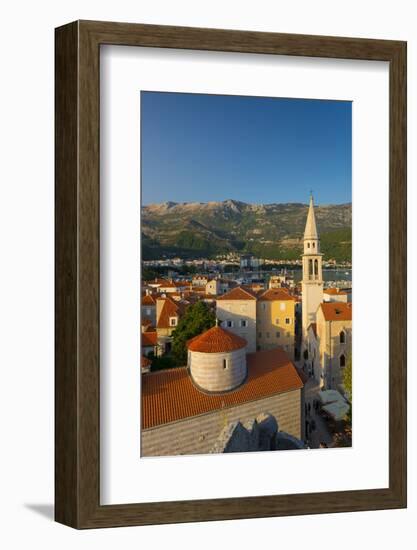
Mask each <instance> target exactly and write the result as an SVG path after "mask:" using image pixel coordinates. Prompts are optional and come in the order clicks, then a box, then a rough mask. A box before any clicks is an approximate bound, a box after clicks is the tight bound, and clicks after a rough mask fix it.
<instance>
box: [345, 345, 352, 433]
mask: <svg viewBox="0 0 417 550" xmlns="http://www.w3.org/2000/svg"><path fill="white" fill-rule="evenodd" d="M343 386H344V388H345V393H346V395H347V397H348V399H349V401H350V407H349V412H348V413H347V415H346V421H347V423H348V425H349V426H352V356H351V355H350V356H349V357H348V360H347V362H346V366H345V368H344V370H343Z"/></svg>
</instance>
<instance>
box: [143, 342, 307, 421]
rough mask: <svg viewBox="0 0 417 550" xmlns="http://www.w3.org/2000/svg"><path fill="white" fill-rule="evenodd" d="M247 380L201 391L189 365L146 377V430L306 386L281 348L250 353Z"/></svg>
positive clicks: (144, 416) (144, 391)
mask: <svg viewBox="0 0 417 550" xmlns="http://www.w3.org/2000/svg"><path fill="white" fill-rule="evenodd" d="M247 363H248V378H247V380H246V382H245V383H244V384H243V385H242V386H240V387H239V388H237V389H236V390H233V391H231V392H228V393H224V394H214V393H213V394H208V393H203V392H201V391H200V390H198V389H197V388H196V387H195V386H194V384H193V382H192V380H191V377H190V375H189V373H188V370H187V368H186V367H180V368H175V369H169V370H164V371H158V372H154V373H150V374H147V375H146V376H143V377H142V429H144V430H146V429H149V428H153V427H155V426H159V425H162V424H168V423H169V422H176V421H178V420H183V419H185V418H190V417H193V416H198V415H200V414H205V413H209V412H212V411H215V410H218V409H222V408H229V407H235V406H237V405H241V404H242V403H247V402H250V401H257V400H258V399H263V398H265V397H270V396H272V395H276V394H279V393H285V392H289V391H293V390H298V389H301V388H302V387H303V382H302V380H301V377H300V374H299V373H298V372H297V369H296V368H295V366H294V364H293V363H292V362H291V361H290V359H289V358H288V355H287V354H286V353H285V351H284V350H283V349H281V348H276V349H273V350H268V351H258V352H255V353H250V354H248V355H247Z"/></svg>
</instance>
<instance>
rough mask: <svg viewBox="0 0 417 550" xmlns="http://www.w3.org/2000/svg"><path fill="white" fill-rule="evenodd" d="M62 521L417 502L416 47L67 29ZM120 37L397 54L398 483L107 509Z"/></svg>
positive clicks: (142, 28)
mask: <svg viewBox="0 0 417 550" xmlns="http://www.w3.org/2000/svg"><path fill="white" fill-rule="evenodd" d="M55 40H56V66H55V71H56V72H55V75H56V103H55V109H56V142H55V146H56V165H55V169H56V332H55V346H56V361H55V364H56V370H55V377H56V378H55V380H56V381H55V391H56V394H55V395H56V397H55V415H56V416H55V438H56V441H55V449H56V450H55V483H56V496H55V518H56V521H58V522H61V523H63V524H66V525H69V526H72V527H75V528H98V527H116V526H128V525H145V524H159V523H176V522H195V521H210V520H225V519H238V518H239V519H242V518H257V517H267V516H287V515H295V514H318V513H330V512H346V511H359V510H380V509H388V508H404V507H405V506H406V479H407V478H406V135H407V133H406V43H405V42H400V41H386V40H369V39H358V38H336V37H328V36H306V35H294V34H275V33H260V32H249V31H230V30H217V29H202V28H201V29H200V28H186V27H170V26H155V25H140V24H130V23H129V24H124V23H111V22H93V21H77V22H73V23H70V24H68V25H65V26H62V27H59V28H58V29H56V35H55ZM104 44H117V45H127V46H132V47H134V46H148V47H157V48H180V49H188V50H211V51H224V52H246V53H264V54H271V55H291V56H306V57H322V58H340V59H362V60H380V61H387V62H389V86H390V98H389V108H390V115H389V116H390V128H389V143H390V146H389V162H390V167H389V178H390V181H389V201H390V214H389V233H390V243H389V262H390V267H389V277H390V279H389V281H390V285H389V289H390V290H389V293H390V318H389V323H390V324H389V344H390V345H389V383H390V388H389V392H390V399H389V487H388V488H386V489H369V490H352V491H337V492H326V493H311V494H293V495H268V496H261V497H247V498H223V499H210V500H197V501H196V500H192V501H178V502H152V503H141V504H135V503H133V504H123V505H100V498H99V487H100V483H99V479H100V467H99V445H100V431H99V428H100V422H99V418H100V400H99V395H100V394H99V386H100V370H99V364H100V354H99V349H100V347H99V303H100V301H99V287H100V278H99V250H100V248H99V239H100V234H99V201H100V190H99V173H100V170H99V162H100V159H99V97H100V94H99V82H100V80H99V56H100V46H101V45H104Z"/></svg>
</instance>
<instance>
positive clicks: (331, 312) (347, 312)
mask: <svg viewBox="0 0 417 550" xmlns="http://www.w3.org/2000/svg"><path fill="white" fill-rule="evenodd" d="M320 307H321V310H322V312H323V315H324V318H325V320H326V321H351V320H352V303H351V302H349V303H348V304H346V303H344V302H323V303H322V304H320Z"/></svg>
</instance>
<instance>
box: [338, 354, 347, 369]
mask: <svg viewBox="0 0 417 550" xmlns="http://www.w3.org/2000/svg"><path fill="white" fill-rule="evenodd" d="M339 365H340V366H341V367H342V368H343V367H345V366H346V357H345V355H344V353H342V355H341V356H340V359H339Z"/></svg>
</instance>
